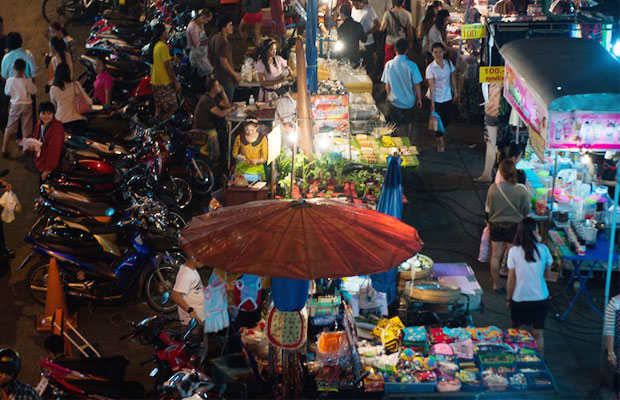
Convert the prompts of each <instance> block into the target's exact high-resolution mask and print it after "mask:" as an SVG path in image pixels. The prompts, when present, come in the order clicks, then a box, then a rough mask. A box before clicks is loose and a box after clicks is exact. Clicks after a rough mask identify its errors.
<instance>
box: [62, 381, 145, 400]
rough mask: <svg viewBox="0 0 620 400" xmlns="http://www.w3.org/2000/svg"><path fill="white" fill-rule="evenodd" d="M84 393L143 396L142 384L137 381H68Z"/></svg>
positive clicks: (115, 396)
mask: <svg viewBox="0 0 620 400" xmlns="http://www.w3.org/2000/svg"><path fill="white" fill-rule="evenodd" d="M69 383H70V384H72V385H74V386H77V387H78V388H80V389H82V390H83V391H85V392H86V393H90V394H94V395H99V396H103V397H107V398H110V399H141V398H143V397H144V386H142V384H141V383H139V382H117V383H110V382H101V381H95V380H92V381H89V380H81V381H69Z"/></svg>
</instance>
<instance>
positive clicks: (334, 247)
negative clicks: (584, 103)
mask: <svg viewBox="0 0 620 400" xmlns="http://www.w3.org/2000/svg"><path fill="white" fill-rule="evenodd" d="M422 245H423V243H422V240H420V237H419V235H418V231H417V230H416V229H415V228H413V227H411V226H409V225H407V224H405V223H403V222H401V221H400V220H398V219H396V218H394V217H391V216H389V215H386V214H382V213H379V212H376V211H372V210H369V209H366V208H362V207H358V206H353V205H349V204H344V203H341V202H338V201H333V200H307V201H287V200H264V201H256V202H252V203H247V204H243V205H240V206H234V207H227V208H221V209H219V210H217V211H214V212H211V213H209V214H204V215H201V216H198V217H195V218H193V219H192V220H191V221H190V223H189V224H188V225H187V226H186V227H185V228H184V229H183V232H182V234H181V246H182V247H183V249H184V250H185V251H186V252H187V253H188V254H191V255H193V256H194V257H196V259H197V260H198V261H199V262H201V263H203V264H204V265H208V266H212V267H214V268H218V269H221V270H224V271H229V272H234V273H247V274H254V275H262V276H276V277H281V278H295V279H318V278H340V277H345V276H354V275H364V274H371V273H378V272H384V271H387V270H389V269H391V268H393V267H395V266H397V265H399V264H400V263H402V262H403V261H405V260H407V259H408V258H410V257H411V256H413V255H414V254H416V253H417V252H418V251H419V250H420V249H421V248H422Z"/></svg>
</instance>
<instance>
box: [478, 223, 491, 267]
mask: <svg viewBox="0 0 620 400" xmlns="http://www.w3.org/2000/svg"><path fill="white" fill-rule="evenodd" d="M478 261H480V262H483V263H486V262H489V261H491V232H490V231H489V224H486V226H485V227H484V230H483V231H482V237H481V238H480V251H479V252H478Z"/></svg>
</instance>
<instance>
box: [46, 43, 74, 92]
mask: <svg viewBox="0 0 620 400" xmlns="http://www.w3.org/2000/svg"><path fill="white" fill-rule="evenodd" d="M49 57H50V59H49V64H48V66H47V76H48V79H47V84H48V85H50V86H51V85H52V83H53V82H54V74H55V73H56V67H58V65H60V64H67V65H68V66H69V72H70V75H71V79H73V61H72V60H71V53H69V51H67V44H66V43H65V42H64V40H62V39H60V38H57V37H53V38H51V39H50V54H49Z"/></svg>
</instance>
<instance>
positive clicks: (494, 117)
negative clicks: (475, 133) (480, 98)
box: [474, 83, 504, 182]
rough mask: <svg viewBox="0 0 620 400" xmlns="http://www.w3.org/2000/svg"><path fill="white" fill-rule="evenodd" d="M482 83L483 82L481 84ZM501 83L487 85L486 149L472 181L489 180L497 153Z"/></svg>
mask: <svg viewBox="0 0 620 400" xmlns="http://www.w3.org/2000/svg"><path fill="white" fill-rule="evenodd" d="M483 85H484V84H483ZM503 88H504V85H503V84H498V83H491V84H489V85H488V96H487V101H486V102H485V103H484V123H485V125H486V135H485V138H484V139H485V140H484V141H485V143H486V151H485V156H484V169H483V170H482V174H480V176H478V177H476V178H474V182H490V181H491V178H492V176H491V173H492V170H493V165H494V164H495V160H496V155H497V130H498V125H499V104H500V100H501V98H502V89H503Z"/></svg>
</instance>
